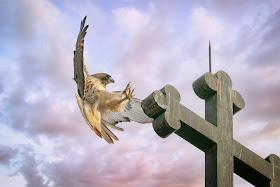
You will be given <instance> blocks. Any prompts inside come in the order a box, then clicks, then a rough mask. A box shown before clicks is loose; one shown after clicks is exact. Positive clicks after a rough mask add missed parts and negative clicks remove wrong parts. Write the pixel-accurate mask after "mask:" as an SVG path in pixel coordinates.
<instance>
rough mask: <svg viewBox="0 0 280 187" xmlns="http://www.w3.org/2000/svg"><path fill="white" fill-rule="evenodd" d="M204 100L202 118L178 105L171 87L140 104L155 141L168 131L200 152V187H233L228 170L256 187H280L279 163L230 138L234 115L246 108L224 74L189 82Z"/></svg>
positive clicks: (177, 94)
mask: <svg viewBox="0 0 280 187" xmlns="http://www.w3.org/2000/svg"><path fill="white" fill-rule="evenodd" d="M193 89H194V91H195V93H196V94H197V96H198V97H200V98H202V99H204V100H205V119H203V118H201V117H200V116H198V115H197V114H195V113H194V112H192V111H191V110H189V109H188V108H186V107H184V106H183V105H181V104H180V94H179V93H178V91H177V90H176V89H175V88H174V87H173V86H171V85H166V86H165V87H163V88H162V89H161V90H160V91H155V92H153V93H152V94H151V95H150V96H148V97H147V98H146V99H144V100H143V101H142V108H143V110H144V112H145V113H146V114H147V115H148V116H149V117H152V118H154V119H155V120H154V122H153V127H154V130H155V131H156V133H157V134H158V135H159V136H160V137H163V138H165V137H167V136H169V135H170V134H172V133H173V132H175V133H176V134H177V135H179V136H180V137H182V138H183V139H185V140H187V141H188V142H190V143H191V144H193V145H194V146H196V147H197V148H199V149H200V150H202V151H204V152H205V172H206V174H205V186H211V187H212V186H219V187H224V186H227V187H230V186H233V172H235V173H236V174H238V175H239V176H240V177H242V178H244V179H245V180H247V181H248V182H250V183H251V184H253V185H255V186H270V187H272V186H273V187H276V186H277V187H280V159H279V157H277V156H276V155H273V154H272V155H270V156H269V157H268V158H267V159H266V160H264V159H263V158H261V157H260V156H258V155H257V154H255V153H254V152H252V151H250V150H249V149H247V148H246V147H244V146H243V145H241V144H240V143H238V142H237V141H235V140H234V139H233V115H234V114H235V113H237V112H238V111H240V110H241V109H243V108H244V107H245V102H244V100H243V98H242V96H241V95H240V94H239V93H238V92H237V91H235V90H232V81H231V79H230V77H229V75H228V74H226V73H225V72H223V71H219V72H217V73H216V74H215V75H213V74H211V73H205V74H204V75H203V76H201V77H200V78H199V79H197V80H196V81H195V82H194V83H193Z"/></svg>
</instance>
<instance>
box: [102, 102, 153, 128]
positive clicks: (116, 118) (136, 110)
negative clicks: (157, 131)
mask: <svg viewBox="0 0 280 187" xmlns="http://www.w3.org/2000/svg"><path fill="white" fill-rule="evenodd" d="M141 102H142V101H141V100H140V99H136V98H132V99H131V100H129V101H128V102H127V103H126V105H124V107H123V111H121V112H112V111H109V112H107V113H104V114H102V116H101V119H102V121H103V122H104V123H105V124H106V125H108V126H110V127H112V128H115V129H117V130H123V129H122V128H120V127H117V126H115V125H116V124H117V123H119V122H130V121H135V122H138V123H152V122H153V119H152V118H150V117H148V116H147V115H146V114H145V113H144V112H143V110H142V107H141Z"/></svg>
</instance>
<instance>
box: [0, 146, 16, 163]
mask: <svg viewBox="0 0 280 187" xmlns="http://www.w3.org/2000/svg"><path fill="white" fill-rule="evenodd" d="M17 153H18V150H17V149H14V148H11V147H8V146H3V145H0V164H3V165H9V164H10V161H11V159H13V158H14V157H15V156H16V155H17Z"/></svg>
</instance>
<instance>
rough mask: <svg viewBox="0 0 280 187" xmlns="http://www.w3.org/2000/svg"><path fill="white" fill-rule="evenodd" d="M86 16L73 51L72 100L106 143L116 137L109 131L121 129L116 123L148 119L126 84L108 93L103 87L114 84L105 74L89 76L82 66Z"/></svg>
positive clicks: (149, 120) (149, 119)
mask: <svg viewBox="0 0 280 187" xmlns="http://www.w3.org/2000/svg"><path fill="white" fill-rule="evenodd" d="M85 21H86V17H85V18H84V20H83V21H82V22H81V27H80V32H79V35H78V39H77V42H76V51H74V80H75V81H76V83H77V87H78V95H77V94H76V99H77V102H78V106H79V108H80V110H81V113H82V115H83V117H84V119H85V121H86V123H87V124H88V125H89V127H90V128H91V129H92V130H93V131H94V132H95V133H96V134H97V135H98V136H99V137H101V138H104V139H105V140H106V141H107V142H108V143H113V140H112V138H113V139H115V140H118V138H117V137H116V136H115V135H114V134H113V133H112V131H111V130H109V128H108V127H107V126H109V127H111V128H114V129H116V130H121V131H122V130H123V129H122V128H120V127H117V126H116V124H117V123H118V122H129V121H136V122H139V123H150V122H152V119H151V118H149V117H148V116H146V115H145V114H144V112H143V110H142V108H141V100H139V99H136V98H134V97H133V91H134V89H133V90H131V87H130V84H128V85H127V86H126V88H125V89H124V90H123V91H115V92H108V91H106V86H107V85H108V84H110V83H114V82H115V81H114V79H113V78H112V77H111V76H110V75H108V74H106V73H97V74H93V75H90V74H89V73H88V70H87V68H86V66H85V65H84V57H83V50H84V37H85V35H86V30H87V28H88V25H87V26H86V27H84V25H85Z"/></svg>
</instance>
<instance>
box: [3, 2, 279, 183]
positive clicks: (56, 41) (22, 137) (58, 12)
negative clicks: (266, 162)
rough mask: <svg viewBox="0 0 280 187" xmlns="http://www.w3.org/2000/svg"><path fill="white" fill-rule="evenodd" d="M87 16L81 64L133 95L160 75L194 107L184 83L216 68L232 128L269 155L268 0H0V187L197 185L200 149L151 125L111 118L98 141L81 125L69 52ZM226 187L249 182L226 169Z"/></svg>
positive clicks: (275, 111) (275, 42)
mask: <svg viewBox="0 0 280 187" xmlns="http://www.w3.org/2000/svg"><path fill="white" fill-rule="evenodd" d="M85 15H87V16H88V18H87V24H89V25H90V26H89V29H88V33H87V35H86V40H85V63H86V64H87V66H88V69H89V71H90V73H97V72H107V73H109V74H110V75H112V77H113V78H114V79H115V80H116V82H115V84H112V85H109V86H108V90H122V89H124V87H125V86H126V84H127V83H128V82H132V86H133V87H135V88H136V91H135V94H136V97H138V98H141V99H144V98H145V97H146V96H148V95H149V94H150V93H151V92H153V91H154V90H157V89H160V88H162V87H163V86H164V85H166V84H172V85H173V86H175V87H176V88H177V89H178V91H179V92H180V94H181V97H182V101H181V103H182V104H184V105H185V106H186V107H188V108H189V109H191V110H192V111H194V112H196V113H197V114H199V115H201V116H202V117H203V116H204V101H203V100H201V99H199V98H198V97H197V96H196V95H195V93H194V92H193V90H192V82H193V81H195V80H196V79H197V78H198V77H200V76H201V75H203V74H204V73H205V72H207V71H208V42H209V40H211V43H212V63H213V66H212V71H213V72H217V71H218V70H224V71H225V72H227V73H228V74H229V75H230V76H231V78H232V81H233V89H235V90H237V91H238V92H239V93H240V94H241V95H242V96H243V98H244V100H245V103H246V107H245V108H244V109H243V110H242V111H241V112H239V113H238V114H236V115H235V116H234V138H235V139H236V140H237V141H239V142H241V143H242V144H244V145H245V146H246V147H248V148H249V149H251V150H252V151H254V152H256V153H257V154H259V155H260V156H262V157H263V158H265V157H267V156H268V155H269V154H271V153H275V154H277V155H280V2H279V1H278V0H264V1H254V0H247V1H243V0H227V1H223V0H207V1H197V0H185V1H183V0H174V1H152V0H151V1H148V0H147V1H142V0H119V1H114V0H111V1H109V0H108V1H102V0H95V1H94V0H93V1H90V0H86V1H82V2H81V1H74V0H36V1H35V0H34V1H33V0H18V1H15V0H1V2H0V41H1V43H2V45H1V47H0V62H1V63H0V139H1V142H0V186H7V187H10V186H11V187H12V186H19V187H21V186H30V187H33V186H34V187H39V186H67V187H83V186H108V187H112V186H166V187H167V186H168V187H171V186H172V187H173V186H175V187H176V186H178V187H179V186H190V187H199V186H204V153H203V152H201V151H200V150H198V149H197V148H195V147H194V146H192V145H191V144H189V143H188V142H186V141H184V140H183V139H181V138H180V137H178V136H177V135H175V134H173V135H171V136H170V137H168V138H166V139H162V138H160V137H159V136H157V135H156V133H155V132H154V130H153V128H152V126H151V124H147V125H141V124H136V123H127V124H121V125H120V126H122V127H123V128H124V129H125V131H124V132H116V135H117V136H118V137H119V139H120V141H118V142H116V143H115V144H113V145H112V144H108V143H106V142H105V141H104V140H103V139H100V138H99V137H97V136H96V135H95V134H94V133H93V132H92V131H91V130H90V128H89V127H88V126H87V124H86V123H85V121H84V120H83V118H82V115H81V113H80V111H79V109H78V106H77V103H76V100H75V96H74V93H75V92H76V85H75V82H74V81H73V79H72V78H73V50H74V46H75V42H76V38H77V35H78V31H79V27H80V21H81V19H82V18H83V17H84V16H85ZM234 184H235V186H238V187H247V186H251V185H250V184H248V183H247V182H246V181H244V180H243V179H241V178H240V177H238V176H237V175H234Z"/></svg>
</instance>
